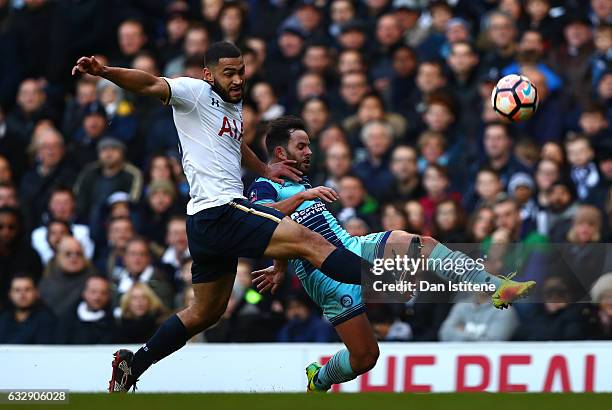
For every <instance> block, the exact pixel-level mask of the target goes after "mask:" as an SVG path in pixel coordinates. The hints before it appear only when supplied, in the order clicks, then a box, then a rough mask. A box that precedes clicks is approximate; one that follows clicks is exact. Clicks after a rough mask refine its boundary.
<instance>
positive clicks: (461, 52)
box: [447, 41, 480, 135]
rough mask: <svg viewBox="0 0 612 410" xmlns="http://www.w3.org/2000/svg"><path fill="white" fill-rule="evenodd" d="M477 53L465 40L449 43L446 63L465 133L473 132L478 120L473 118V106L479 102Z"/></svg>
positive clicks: (460, 124) (460, 123)
mask: <svg viewBox="0 0 612 410" xmlns="http://www.w3.org/2000/svg"><path fill="white" fill-rule="evenodd" d="M478 62H479V57H478V53H477V52H476V49H475V48H474V46H473V45H472V44H471V43H469V42H467V41H458V42H455V43H453V44H452V45H451V47H450V55H449V56H448V58H447V64H448V66H449V67H450V70H451V78H450V85H451V86H452V88H453V91H454V92H453V93H454V96H455V99H456V101H457V105H458V108H459V126H460V127H461V129H462V130H463V131H464V132H466V131H467V132H466V134H467V135H471V134H472V133H474V132H475V131H476V129H477V127H478V122H477V121H475V120H474V115H473V112H472V109H473V107H477V106H478V105H479V102H480V94H479V93H478V75H477V69H478Z"/></svg>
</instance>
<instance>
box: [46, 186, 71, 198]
mask: <svg viewBox="0 0 612 410" xmlns="http://www.w3.org/2000/svg"><path fill="white" fill-rule="evenodd" d="M59 193H67V194H68V195H70V198H72V199H74V192H73V191H72V189H71V188H70V187H68V186H67V185H56V186H54V187H53V189H52V190H51V195H49V198H51V197H52V196H53V195H55V194H59Z"/></svg>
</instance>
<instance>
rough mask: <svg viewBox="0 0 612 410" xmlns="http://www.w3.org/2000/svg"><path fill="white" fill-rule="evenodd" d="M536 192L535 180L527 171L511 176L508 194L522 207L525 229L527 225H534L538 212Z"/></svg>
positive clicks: (521, 212)
mask: <svg viewBox="0 0 612 410" xmlns="http://www.w3.org/2000/svg"><path fill="white" fill-rule="evenodd" d="M534 193H535V182H534V181H533V178H532V177H531V175H529V174H528V173H526V172H517V173H516V174H514V175H512V177H510V182H508V195H510V196H511V197H512V198H514V200H515V201H516V203H517V205H518V206H519V207H520V214H521V220H522V221H523V229H525V227H526V226H529V227H533V225H534V224H535V220H536V215H537V213H538V205H537V203H536V201H535V200H534V199H533V195H534Z"/></svg>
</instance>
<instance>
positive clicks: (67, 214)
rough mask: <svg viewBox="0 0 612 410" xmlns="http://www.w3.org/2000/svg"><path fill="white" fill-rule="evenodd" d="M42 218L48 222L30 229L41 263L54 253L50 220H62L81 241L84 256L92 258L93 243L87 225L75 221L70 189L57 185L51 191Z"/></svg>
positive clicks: (47, 260)
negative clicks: (46, 208) (50, 233)
mask: <svg viewBox="0 0 612 410" xmlns="http://www.w3.org/2000/svg"><path fill="white" fill-rule="evenodd" d="M43 220H45V221H48V222H47V223H46V224H43V225H40V226H39V227H37V228H36V229H34V231H32V247H33V248H34V249H36V252H38V254H39V255H40V259H41V260H42V262H43V264H47V262H49V260H50V259H51V258H52V257H53V256H54V254H55V251H54V248H53V246H51V241H50V240H49V239H50V237H51V235H49V229H50V228H51V226H50V225H51V223H50V222H51V221H61V222H64V223H65V224H66V225H67V226H68V230H69V232H71V235H72V236H74V237H75V239H77V240H78V241H79V242H80V243H81V246H82V247H83V251H84V252H85V257H86V258H87V259H90V260H91V259H92V258H93V256H94V250H95V245H94V242H93V240H92V238H91V236H90V231H89V227H88V226H87V225H83V224H80V223H77V222H76V203H75V199H74V194H73V193H72V190H71V189H69V188H67V187H62V186H58V187H56V188H55V189H54V190H53V191H52V192H51V196H50V198H49V206H48V212H47V214H44V215H43Z"/></svg>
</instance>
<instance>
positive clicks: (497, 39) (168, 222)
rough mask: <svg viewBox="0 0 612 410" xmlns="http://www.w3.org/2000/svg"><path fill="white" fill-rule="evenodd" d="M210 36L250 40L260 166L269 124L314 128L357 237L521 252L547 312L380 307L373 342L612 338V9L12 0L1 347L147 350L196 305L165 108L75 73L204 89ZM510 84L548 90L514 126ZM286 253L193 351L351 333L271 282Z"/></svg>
mask: <svg viewBox="0 0 612 410" xmlns="http://www.w3.org/2000/svg"><path fill="white" fill-rule="evenodd" d="M217 40H228V41H231V42H234V43H235V44H237V45H238V46H239V47H240V48H241V49H242V50H243V55H244V60H245V63H246V79H247V84H246V98H245V101H244V106H243V108H244V111H243V117H244V125H243V138H244V140H245V142H246V143H248V144H249V145H250V146H251V147H252V148H253V150H254V151H255V152H256V153H257V154H258V156H260V157H261V159H262V160H266V152H265V148H264V146H263V138H264V136H265V130H266V123H267V122H268V121H270V120H272V119H275V118H277V117H279V116H281V115H284V114H294V115H298V116H301V117H302V118H303V119H304V121H305V123H306V126H307V129H308V133H309V135H310V138H311V141H312V149H313V152H314V153H313V167H312V172H311V175H309V178H310V181H311V182H312V183H313V185H325V186H328V187H331V188H334V189H336V190H337V191H338V192H339V193H340V196H341V199H340V200H339V201H337V202H336V203H333V204H331V210H333V213H334V215H336V216H337V218H338V220H339V221H341V222H342V224H343V226H344V227H345V228H346V230H348V231H349V232H350V233H352V234H354V235H365V234H367V233H370V232H376V231H380V230H396V229H399V230H406V231H409V232H413V233H420V234H424V235H432V236H434V237H436V238H437V239H439V240H440V241H441V242H445V243H461V242H465V243H476V244H482V248H483V249H491V247H493V246H494V245H495V246H501V249H506V250H505V251H504V250H502V252H510V251H508V248H504V246H503V245H505V244H509V243H519V244H522V245H524V247H523V248H522V249H523V252H524V254H523V255H522V256H523V258H522V259H521V260H522V262H521V266H520V268H521V269H520V270H521V275H526V276H521V277H522V278H526V277H528V278H530V279H537V280H538V281H539V287H538V295H537V297H536V299H534V301H533V303H526V304H517V305H515V306H514V307H513V308H511V309H508V310H505V311H496V310H494V309H493V308H492V307H491V305H490V303H489V302H488V300H489V299H488V298H487V297H486V295H472V296H468V298H469V300H464V303H455V304H453V302H455V301H456V300H457V295H450V294H449V295H442V296H440V297H444V298H445V299H444V302H443V303H442V302H440V301H439V300H437V301H436V303H427V302H428V301H427V300H424V301H422V302H423V303H413V302H410V303H405V304H397V303H396V304H377V305H372V306H370V309H369V316H370V319H371V321H372V323H373V326H374V329H375V332H376V334H377V336H378V338H379V339H380V340H387V341H412V340H414V341H425V340H441V341H463V340H465V341H468V340H469V341H472V340H578V339H612V273H606V272H612V252H609V251H610V247H609V246H607V247H606V243H607V242H609V241H610V239H611V234H612V229H611V223H612V189H611V181H612V133H611V131H610V124H612V70H611V68H612V66H611V59H612V0H566V1H563V0H448V1H437V0H436V1H433V0H432V1H430V0H329V1H326V0H310V1H308V0H307V1H295V0H268V1H263V0H262V1H257V0H248V1H223V0H202V1H198V0H190V1H181V0H146V1H145V0H121V1H111V0H87V1H70V0H55V1H54V0H12V1H10V0H0V343H67V344H94V343H115V342H117V343H142V342H144V341H146V340H147V339H148V338H149V337H150V336H151V335H152V333H153V332H154V331H155V330H156V328H157V326H158V324H159V323H160V321H161V320H162V319H163V318H165V317H167V315H168V314H170V313H171V312H173V311H174V310H176V309H179V308H181V307H183V306H185V305H186V304H188V303H189V301H190V299H191V298H192V297H193V292H192V290H191V287H190V280H191V277H190V275H191V273H190V266H191V261H190V258H189V250H188V246H187V237H186V231H185V205H186V202H187V200H188V195H189V192H188V186H187V183H186V180H185V177H184V175H183V172H182V169H181V163H180V153H179V150H178V148H177V134H176V130H175V128H174V125H173V121H172V111H171V109H170V108H169V107H167V106H163V105H162V104H161V103H160V102H158V101H153V100H151V99H147V98H143V97H139V96H136V95H131V94H129V93H127V92H124V91H123V90H122V89H120V88H118V87H117V86H115V85H114V84H113V83H111V82H109V81H107V80H104V79H100V78H93V77H90V76H78V77H71V75H70V68H71V67H72V65H73V64H74V62H75V61H76V59H77V58H78V57H79V56H81V55H96V57H97V58H98V59H99V60H100V61H103V62H104V63H107V64H110V65H116V66H121V67H131V68H138V69H141V70H144V71H147V72H150V73H152V74H155V75H164V76H167V77H176V76H190V77H194V78H201V69H202V64H203V56H202V55H203V53H204V51H205V50H206V49H207V46H208V45H209V44H211V42H214V41H217ZM510 73H522V74H524V75H526V76H527V77H529V78H530V79H531V80H532V81H533V83H534V84H535V85H536V87H537V90H538V96H539V109H538V111H537V112H536V114H535V115H534V117H533V118H531V119H530V120H528V121H526V122H524V123H521V124H516V125H507V124H505V123H502V122H500V121H499V118H498V117H497V115H496V114H495V112H494V111H493V109H492V107H491V104H490V96H491V91H492V90H493V87H494V85H495V83H496V82H497V80H498V79H499V78H501V77H502V76H503V75H506V74H510ZM254 178H255V175H251V174H249V173H248V172H246V171H245V173H244V181H245V189H246V188H248V186H249V184H250V183H251V182H252V181H253V180H254ZM546 244H550V247H548V248H546V249H548V250H547V251H542V252H540V251H539V250H538V249H542V245H546ZM536 245H538V246H536ZM501 259H504V258H503V257H502V258H501ZM508 259H513V258H508ZM515 260H516V258H514V259H513V261H515ZM269 262H270V261H251V260H242V261H240V263H239V266H238V272H237V276H236V283H235V286H234V291H233V293H232V297H231V300H230V303H229V307H228V309H227V311H226V313H225V315H224V317H223V319H222V320H221V322H220V323H219V324H218V325H217V326H216V327H214V328H212V329H210V330H208V331H207V332H205V334H204V335H198V336H196V337H194V341H209V342H262V341H281V342H325V341H333V340H336V336H335V334H334V332H333V329H332V327H331V326H330V325H329V323H327V322H326V321H325V320H324V319H322V317H321V315H320V311H319V310H317V308H316V307H315V306H313V305H312V303H311V302H309V301H308V299H307V298H306V297H305V296H304V293H303V291H302V290H301V286H300V284H299V281H298V280H297V278H296V277H295V276H291V275H289V276H288V277H287V280H286V283H285V284H284V285H283V289H282V291H281V292H279V293H278V294H275V295H260V294H259V293H257V291H256V290H255V289H254V288H253V287H252V286H251V280H250V272H251V271H253V270H254V269H257V268H261V267H265V266H267V265H268V264H269ZM513 263H514V262H510V265H512V264H513ZM502 265H503V264H502ZM514 266H516V264H515V265H514ZM511 267H512V266H496V267H491V269H492V270H493V271H494V273H498V274H507V273H508V272H509V269H510V268H511ZM576 302H580V303H576Z"/></svg>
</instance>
